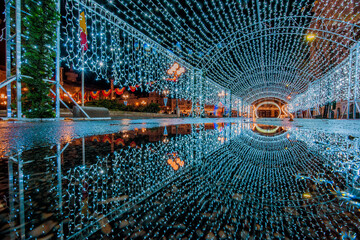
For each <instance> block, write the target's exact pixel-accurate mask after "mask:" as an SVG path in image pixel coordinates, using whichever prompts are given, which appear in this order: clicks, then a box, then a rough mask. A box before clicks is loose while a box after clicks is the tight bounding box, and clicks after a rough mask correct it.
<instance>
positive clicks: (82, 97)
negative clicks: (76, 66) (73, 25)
mask: <svg viewBox="0 0 360 240" xmlns="http://www.w3.org/2000/svg"><path fill="white" fill-rule="evenodd" d="M81 58H82V71H81V106H82V107H83V106H84V85H85V83H84V82H85V76H84V71H85V69H84V68H85V63H84V46H82V51H81Z"/></svg>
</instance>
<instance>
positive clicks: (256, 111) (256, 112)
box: [254, 101, 281, 118]
mask: <svg viewBox="0 0 360 240" xmlns="http://www.w3.org/2000/svg"><path fill="white" fill-rule="evenodd" d="M265 104H270V105H274V106H276V107H277V108H278V109H279V115H278V116H277V118H280V116H281V108H280V106H279V105H278V104H277V103H275V102H268V101H267V102H262V103H260V104H259V105H257V106H256V108H255V110H254V112H255V116H256V118H259V115H258V109H259V107H261V106H262V105H265Z"/></svg>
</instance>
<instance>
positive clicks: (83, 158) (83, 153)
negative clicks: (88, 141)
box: [82, 137, 86, 167]
mask: <svg viewBox="0 0 360 240" xmlns="http://www.w3.org/2000/svg"><path fill="white" fill-rule="evenodd" d="M82 160H83V165H84V167H85V162H86V161H85V138H84V137H83V138H82Z"/></svg>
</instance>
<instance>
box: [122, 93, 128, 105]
mask: <svg viewBox="0 0 360 240" xmlns="http://www.w3.org/2000/svg"><path fill="white" fill-rule="evenodd" d="M128 97H129V95H127V94H125V95H123V98H124V99H125V100H124V104H125V106H127V101H126V99H128Z"/></svg>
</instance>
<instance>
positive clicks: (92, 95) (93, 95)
mask: <svg viewBox="0 0 360 240" xmlns="http://www.w3.org/2000/svg"><path fill="white" fill-rule="evenodd" d="M99 94H100V91H92V92H90V96H91V97H92V98H94V99H95V98H97V97H98V96H99Z"/></svg>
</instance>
